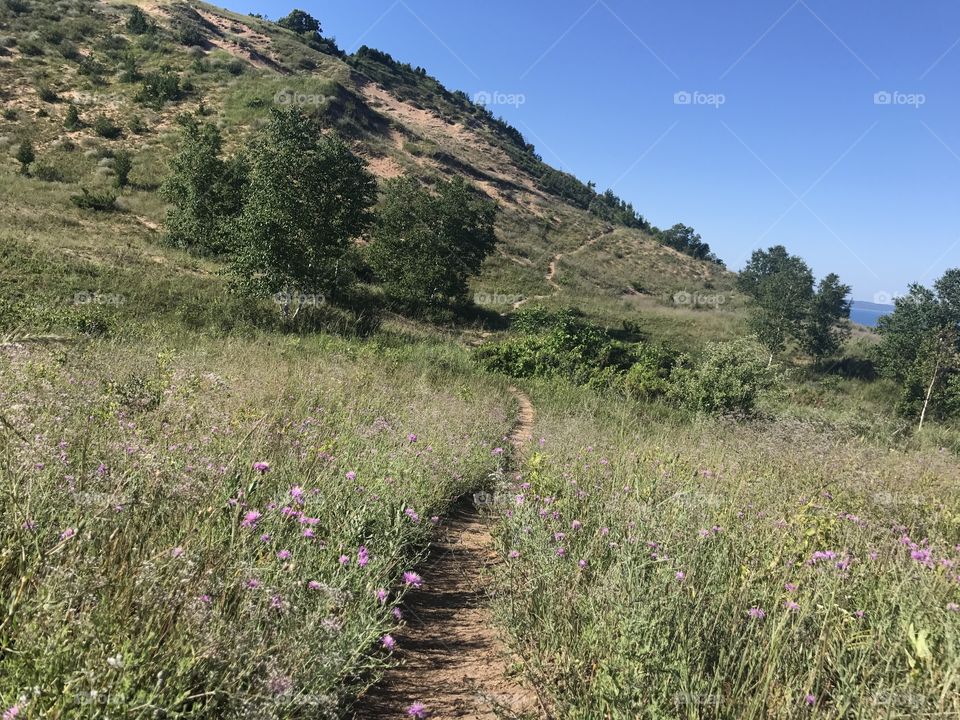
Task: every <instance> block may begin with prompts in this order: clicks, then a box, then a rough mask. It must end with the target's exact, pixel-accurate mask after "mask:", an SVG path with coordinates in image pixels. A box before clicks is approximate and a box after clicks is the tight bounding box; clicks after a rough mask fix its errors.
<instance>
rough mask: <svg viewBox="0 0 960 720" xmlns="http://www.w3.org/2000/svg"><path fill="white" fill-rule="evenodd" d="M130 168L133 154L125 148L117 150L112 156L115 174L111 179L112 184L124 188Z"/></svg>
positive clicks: (131, 167)
mask: <svg viewBox="0 0 960 720" xmlns="http://www.w3.org/2000/svg"><path fill="white" fill-rule="evenodd" d="M131 170H133V156H132V155H131V154H130V153H129V152H127V151H126V150H119V151H118V152H117V153H116V154H115V155H114V156H113V171H114V172H115V173H116V174H117V176H116V177H115V178H114V180H113V183H114V185H115V186H116V187H118V188H125V187H126V186H127V184H128V183H129V176H130V171H131Z"/></svg>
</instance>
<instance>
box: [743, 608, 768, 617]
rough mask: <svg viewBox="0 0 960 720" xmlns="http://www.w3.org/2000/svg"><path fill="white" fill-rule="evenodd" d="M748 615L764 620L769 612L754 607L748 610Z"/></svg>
mask: <svg viewBox="0 0 960 720" xmlns="http://www.w3.org/2000/svg"><path fill="white" fill-rule="evenodd" d="M747 615H749V616H750V617H752V618H753V619H754V620H763V619H764V618H765V617H766V616H767V613H765V612H764V611H763V610H762V609H761V608H758V607H752V608H750V609H749V610H747Z"/></svg>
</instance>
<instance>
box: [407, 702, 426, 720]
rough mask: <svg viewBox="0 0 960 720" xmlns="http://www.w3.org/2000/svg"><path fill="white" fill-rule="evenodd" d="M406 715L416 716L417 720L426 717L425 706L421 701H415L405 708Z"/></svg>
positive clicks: (422, 719)
mask: <svg viewBox="0 0 960 720" xmlns="http://www.w3.org/2000/svg"><path fill="white" fill-rule="evenodd" d="M407 715H409V716H410V717H412V718H417V720H424V718H425V717H427V708H426V707H424V705H423V703H418V702H415V703H414V704H413V705H411V706H410V707H408V708H407Z"/></svg>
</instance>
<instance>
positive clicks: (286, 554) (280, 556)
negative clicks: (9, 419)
mask: <svg viewBox="0 0 960 720" xmlns="http://www.w3.org/2000/svg"><path fill="white" fill-rule="evenodd" d="M292 555H293V553H291V552H290V551H289V550H281V551H280V552H278V553H277V560H289V559H290V557H291V556H292Z"/></svg>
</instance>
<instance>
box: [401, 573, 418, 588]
mask: <svg viewBox="0 0 960 720" xmlns="http://www.w3.org/2000/svg"><path fill="white" fill-rule="evenodd" d="M403 583H404V585H408V586H410V587H415V588H418V587H420V586H421V585H422V584H423V578H421V577H420V576H419V575H417V573H415V572H412V571H410V570H408V571H407V572H405V573H404V574H403Z"/></svg>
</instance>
